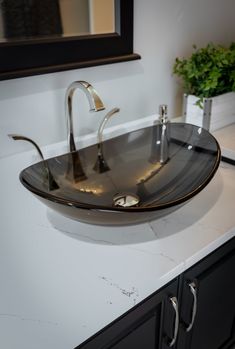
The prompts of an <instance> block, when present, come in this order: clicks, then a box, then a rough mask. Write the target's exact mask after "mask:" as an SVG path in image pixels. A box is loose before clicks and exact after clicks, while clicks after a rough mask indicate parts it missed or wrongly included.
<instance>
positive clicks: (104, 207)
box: [20, 123, 220, 225]
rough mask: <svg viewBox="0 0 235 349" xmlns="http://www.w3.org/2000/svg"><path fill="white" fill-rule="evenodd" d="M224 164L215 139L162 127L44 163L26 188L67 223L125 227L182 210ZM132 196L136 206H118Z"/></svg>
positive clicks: (184, 127)
mask: <svg viewBox="0 0 235 349" xmlns="http://www.w3.org/2000/svg"><path fill="white" fill-rule="evenodd" d="M98 151H99V155H98ZM219 162H220V148H219V145H218V143H217V141H216V139H215V138H214V137H213V136H212V135H211V134H210V133H209V132H207V131H206V130H204V129H202V128H199V127H197V126H193V125H190V124H185V123H171V124H168V125H167V129H166V130H165V131H164V134H163V131H162V126H161V125H155V126H151V127H147V128H143V129H140V130H137V131H132V132H129V133H126V134H124V135H121V136H118V137H115V138H113V139H110V140H107V141H105V142H103V143H102V145H101V147H100V146H98V145H97V144H96V145H92V146H89V147H87V148H84V149H81V150H79V151H77V152H73V153H68V154H64V155H61V156H56V157H54V158H51V159H49V160H46V161H41V162H39V163H36V164H34V165H32V166H30V167H28V168H26V169H24V170H23V171H22V172H21V174H20V180H21V182H22V184H23V185H24V186H25V187H26V188H27V189H28V190H30V191H31V192H32V193H33V194H35V195H36V196H37V197H38V198H39V199H40V200H42V201H43V203H44V204H45V205H47V206H49V207H50V208H51V209H53V210H55V211H57V212H59V213H61V214H62V215H64V216H66V217H70V218H72V219H76V220H78V221H82V222H86V223H91V224H102V225H124V224H125V225H126V224H135V223H140V222H144V221H148V220H152V219H155V218H158V217H162V216H164V215H166V214H168V213H170V212H172V211H173V210H175V209H178V208H179V207H180V206H181V205H183V204H185V203H186V202H187V201H188V200H190V199H192V198H193V197H194V196H195V195H196V194H197V193H199V192H200V191H201V190H202V189H203V188H204V187H205V186H206V185H207V184H208V183H209V182H210V180H211V179H212V177H213V176H214V174H215V173H216V170H217V168H218V166H219ZM48 179H49V180H48ZM125 195H127V196H130V197H131V198H132V197H133V198H134V200H133V201H132V199H131V200H129V205H130V206H128V207H123V206H118V205H119V204H120V202H121V205H122V204H124V206H125V203H126V201H125V200H126V197H125ZM119 196H123V198H121V200H119V199H118V200H115V198H117V197H119ZM136 198H137V200H136V201H135V199H136ZM127 201H128V200H127Z"/></svg>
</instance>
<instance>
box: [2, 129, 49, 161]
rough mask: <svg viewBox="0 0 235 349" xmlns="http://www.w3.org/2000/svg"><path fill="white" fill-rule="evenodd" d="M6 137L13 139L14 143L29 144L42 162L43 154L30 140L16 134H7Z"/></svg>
mask: <svg viewBox="0 0 235 349" xmlns="http://www.w3.org/2000/svg"><path fill="white" fill-rule="evenodd" d="M8 137H9V138H11V139H14V141H26V142H29V143H31V144H32V145H33V146H34V147H35V148H36V150H37V152H38V154H39V156H40V158H41V159H42V160H44V157H43V154H42V152H41V150H40V148H39V146H38V145H37V143H35V142H34V141H33V140H32V139H30V138H28V137H25V136H21V135H17V134H9V135H8Z"/></svg>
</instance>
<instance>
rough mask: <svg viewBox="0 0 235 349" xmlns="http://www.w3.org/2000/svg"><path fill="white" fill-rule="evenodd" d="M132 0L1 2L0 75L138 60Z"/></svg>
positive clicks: (29, 73) (0, 0)
mask: <svg viewBox="0 0 235 349" xmlns="http://www.w3.org/2000/svg"><path fill="white" fill-rule="evenodd" d="M139 58H140V56H139V55H138V54H134V53H133V0H47V1H42V0H0V79H1V80H3V79H10V78H17V77H23V76H29V75H35V74H43V73H49V72H56V71H62V70H68V69H76V68H82V67H89V66H95V65H100V64H107V63H115V62H121V61H127V60H134V59H139Z"/></svg>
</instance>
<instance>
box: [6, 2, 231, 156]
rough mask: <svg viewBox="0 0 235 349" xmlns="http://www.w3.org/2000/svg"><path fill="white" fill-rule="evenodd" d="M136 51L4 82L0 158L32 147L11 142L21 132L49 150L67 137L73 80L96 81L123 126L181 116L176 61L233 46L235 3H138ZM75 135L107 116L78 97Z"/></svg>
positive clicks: (118, 121)
mask: <svg viewBox="0 0 235 349" xmlns="http://www.w3.org/2000/svg"><path fill="white" fill-rule="evenodd" d="M134 4H135V12H134V15H135V28H134V32H135V40H134V47H135V51H136V52H137V53H139V54H141V56H142V60H140V61H133V62H127V63H119V64H112V65H106V66H99V67H94V68H86V69H79V70H74V71H68V72H61V73H55V74H48V75H41V76H35V77H29V78H23V79H16V80H9V81H3V82H0V156H5V155H7V154H9V153H14V152H17V151H21V150H24V149H28V147H29V146H28V145H27V144H24V143H23V142H13V141H10V140H8V139H7V136H6V135H7V134H8V133H23V134H24V135H27V136H29V137H32V138H33V139H34V140H36V141H37V142H38V143H39V145H45V144H49V143H52V142H56V141H59V140H63V139H65V138H66V127H65V125H66V124H65V120H64V94H65V90H66V87H67V86H68V85H69V84H70V82H72V81H74V80H79V79H84V80H87V81H89V82H90V83H92V84H93V85H94V86H95V88H96V89H97V91H98V92H99V94H100V95H101V97H102V99H103V100H104V102H105V103H106V105H107V109H108V110H109V109H110V108H112V107H115V106H118V107H120V108H121V112H120V115H118V116H117V117H115V118H113V120H111V121H110V123H112V124H117V123H123V122H125V121H130V120H133V119H137V118H141V117H143V116H147V115H150V114H153V113H155V112H156V111H157V110H158V105H159V104H160V103H167V104H168V105H169V114H171V115H173V114H174V115H176V114H179V113H180V107H179V106H180V103H181V101H180V96H181V91H180V88H179V86H178V83H177V82H176V79H175V78H174V77H172V73H171V71H172V65H173V62H174V59H175V57H176V56H182V55H187V54H189V53H190V52H191V50H192V45H193V44H197V45H198V46H202V45H206V44H207V43H208V42H209V41H213V42H215V43H221V44H229V43H230V42H231V41H235V20H234V13H235V2H234V0H223V1H221V0H197V1H195V0H146V1H143V0H135V1H134ZM75 99H76V101H75V106H74V107H75V109H76V108H77V109H78V112H79V115H78V116H77V115H75V118H76V120H78V122H76V124H77V125H75V127H76V133H77V134H84V133H87V132H89V131H94V130H96V129H97V127H98V124H99V122H100V120H101V118H102V117H103V115H104V112H100V113H98V114H90V115H89V112H88V105H87V102H86V100H85V98H84V96H83V95H82V93H81V92H78V93H77V96H76V95H75Z"/></svg>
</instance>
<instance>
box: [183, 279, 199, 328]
mask: <svg viewBox="0 0 235 349" xmlns="http://www.w3.org/2000/svg"><path fill="white" fill-rule="evenodd" d="M188 286H189V289H190V292H191V293H192V295H193V309H192V318H191V322H190V324H189V325H188V326H187V327H186V329H185V330H186V332H189V331H190V330H191V329H192V327H193V324H194V321H195V316H196V313H197V287H196V284H195V282H194V281H192V282H190V284H188Z"/></svg>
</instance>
